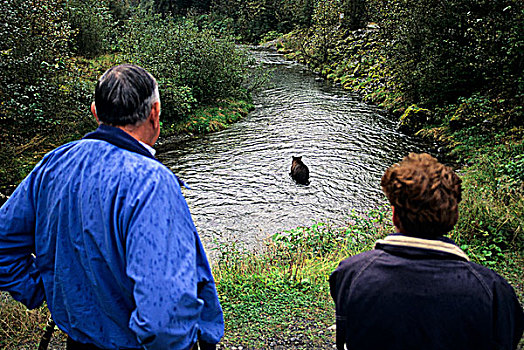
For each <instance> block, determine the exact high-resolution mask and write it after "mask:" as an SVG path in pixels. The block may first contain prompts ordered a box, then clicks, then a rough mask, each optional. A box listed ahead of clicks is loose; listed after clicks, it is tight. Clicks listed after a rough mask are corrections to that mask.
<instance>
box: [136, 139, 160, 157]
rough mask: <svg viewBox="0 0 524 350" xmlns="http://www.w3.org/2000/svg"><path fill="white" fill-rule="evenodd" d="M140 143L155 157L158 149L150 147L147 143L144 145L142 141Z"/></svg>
mask: <svg viewBox="0 0 524 350" xmlns="http://www.w3.org/2000/svg"><path fill="white" fill-rule="evenodd" d="M138 142H140V144H141V145H142V146H144V147H145V148H146V149H147V150H148V151H149V153H151V154H152V155H153V157H154V156H155V154H156V149H154V148H153V147H151V146H149V145H148V144H147V143H144V142H142V141H140V140H139V141H138Z"/></svg>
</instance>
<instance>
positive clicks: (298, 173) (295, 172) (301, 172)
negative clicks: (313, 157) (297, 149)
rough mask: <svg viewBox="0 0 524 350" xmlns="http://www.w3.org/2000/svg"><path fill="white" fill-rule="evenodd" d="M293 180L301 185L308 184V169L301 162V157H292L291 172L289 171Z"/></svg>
mask: <svg viewBox="0 0 524 350" xmlns="http://www.w3.org/2000/svg"><path fill="white" fill-rule="evenodd" d="M289 175H291V177H292V178H293V180H295V181H296V182H297V183H299V184H301V185H309V169H308V167H307V166H306V164H304V163H303V162H302V157H293V162H292V163H291V172H290V173H289Z"/></svg>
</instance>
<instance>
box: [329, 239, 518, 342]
mask: <svg viewBox="0 0 524 350" xmlns="http://www.w3.org/2000/svg"><path fill="white" fill-rule="evenodd" d="M330 287H331V295H332V297H333V300H334V301H335V304H336V322H337V349H344V345H347V348H348V349H351V350H361V349H366V350H369V349H371V350H373V349H389V350H397V349H398V350H419V349H424V350H440V349H446V350H468V349H475V350H483V349H485V350H488V349H489V350H511V349H515V348H516V347H517V344H518V342H519V340H520V337H521V335H522V330H523V327H524V316H523V313H522V308H521V306H520V304H519V301H518V299H517V297H516V295H515V293H514V291H513V289H512V288H511V286H510V285H509V284H508V283H507V282H506V281H505V280H504V279H503V278H502V277H500V276H499V275H497V274H496V273H495V272H493V271H491V270H489V269H487V268H485V267H483V266H480V265H477V264H475V263H472V262H470V261H469V259H468V257H467V256H466V254H464V252H462V250H460V248H458V247H457V246H456V245H454V244H453V242H452V241H451V240H448V239H445V238H444V237H442V238H441V239H439V240H426V239H419V238H414V237H407V236H402V235H391V236H388V237H387V238H386V239H383V240H379V241H378V242H377V244H376V246H375V249H374V250H371V251H367V252H364V253H361V254H358V255H355V256H352V257H350V258H348V259H346V260H344V261H342V262H341V263H340V265H339V266H338V268H337V269H336V270H335V271H334V272H333V274H332V275H331V277H330Z"/></svg>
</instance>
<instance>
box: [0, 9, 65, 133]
mask: <svg viewBox="0 0 524 350" xmlns="http://www.w3.org/2000/svg"><path fill="white" fill-rule="evenodd" d="M65 5H66V2H65V1H64V0H51V1H45V2H43V1H22V0H12V1H2V2H0V22H1V23H2V26H0V36H1V37H2V41H1V43H0V96H1V97H2V101H1V105H0V123H1V124H4V125H6V126H7V125H17V126H18V127H19V130H20V131H21V132H23V131H24V129H27V128H24V127H25V126H27V125H32V126H33V125H34V124H36V125H37V126H40V127H46V126H48V125H49V124H51V125H52V124H56V123H59V122H60V114H59V112H60V107H61V100H62V97H64V94H63V91H61V88H60V85H59V81H60V77H61V75H62V74H63V73H64V72H65V70H66V60H67V59H68V57H69V41H70V38H71V30H70V27H69V24H68V22H67V10H66V7H65ZM20 127H21V128H20Z"/></svg>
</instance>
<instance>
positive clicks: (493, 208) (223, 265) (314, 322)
mask: <svg viewBox="0 0 524 350" xmlns="http://www.w3.org/2000/svg"><path fill="white" fill-rule="evenodd" d="M363 74H364V73H363ZM220 113H222V112H220ZM195 125H196V124H195ZM163 127H166V126H163ZM167 127H168V128H169V126H167ZM172 130H173V131H176V128H175V127H173V128H172ZM197 130H198V129H197ZM476 130H477V129H476V128H472V129H470V130H462V132H463V134H459V135H458V136H459V137H463V138H464V139H465V141H461V143H460V144H459V146H461V147H458V149H456V150H455V148H450V149H451V150H453V152H454V153H453V159H454V161H455V164H457V165H464V164H466V165H467V166H462V167H461V170H460V173H461V176H462V177H463V179H464V181H465V198H464V202H463V206H462V212H461V215H462V216H463V217H462V218H461V221H460V223H459V225H458V226H457V229H456V230H455V231H454V232H453V233H452V234H451V237H452V238H453V239H455V240H456V241H457V242H458V243H459V245H460V246H461V247H462V248H463V249H465V250H466V252H467V253H468V254H469V255H470V256H471V257H472V258H473V259H474V260H475V261H477V262H479V263H482V264H485V265H487V266H490V267H492V268H494V269H495V270H496V271H497V272H499V273H500V274H502V275H503V276H504V277H505V278H507V279H508V280H509V281H510V282H511V284H512V285H513V286H514V288H515V290H516V291H517V293H518V295H519V298H520V300H523V288H522V276H524V271H523V266H524V263H523V259H522V253H521V251H522V250H520V249H518V248H517V249H515V248H512V247H515V244H516V243H518V240H519V234H520V233H521V231H519V229H518V226H516V228H515V226H511V225H515V224H514V223H513V224H512V223H511V221H512V220H513V222H515V220H518V219H519V217H518V215H519V214H518V213H519V212H518V210H519V209H518V208H519V207H518V205H519V204H518V203H519V202H518V193H519V192H518V191H517V190H516V189H515V188H516V185H514V184H513V183H512V182H511V181H513V180H512V179H514V172H517V171H518V169H519V167H520V165H519V164H521V163H519V159H520V158H510V159H511V160H510V161H509V162H508V161H507V159H506V158H505V157H506V154H507V150H506V147H509V150H510V151H512V152H518V151H519V148H518V138H515V139H514V143H510V145H513V146H504V145H499V146H498V147H497V144H498V140H496V141H497V142H495V141H491V140H490V138H491V139H493V138H494V137H492V136H493V134H491V136H490V134H487V133H486V134H484V133H482V132H476ZM482 130H483V129H481V130H480V131H482ZM180 135H181V134H176V133H175V134H174V135H172V136H168V135H164V136H163V137H165V140H166V139H167V138H168V137H174V138H175V139H179V138H180V137H181V136H180ZM187 135H189V134H187ZM182 137H190V136H182ZM504 137H505V138H506V137H508V136H507V135H504ZM170 141H173V140H170ZM41 144H45V143H41ZM515 144H517V145H515ZM485 145H492V146H493V147H492V148H490V153H489V155H485V154H483V152H480V151H481V149H482V147H485ZM34 147H35V149H36V148H37V146H36V142H35V146H34ZM160 147H162V142H161V144H160ZM490 147H491V146H490ZM511 147H514V148H515V149H513V150H512V149H511ZM463 152H465V153H463ZM521 154H522V153H521ZM471 157H473V158H471ZM517 184H518V182H517ZM498 186H501V188H498ZM494 190H496V191H497V192H493V191H494ZM498 194H501V195H502V196H501V197H499V196H498ZM514 196H516V197H514ZM515 198H516V199H515ZM488 208H489V209H488ZM512 213H513V214H512ZM512 215H514V216H512ZM389 217H390V213H389V212H388V210H387V209H384V210H381V211H377V212H373V213H370V214H369V215H367V216H366V217H351V218H349V219H348V223H347V225H345V226H344V227H333V226H331V225H329V224H328V223H317V224H315V225H312V226H311V227H304V228H297V229H294V230H291V231H289V232H284V233H282V234H279V235H277V236H276V237H275V238H274V239H273V240H270V241H268V242H267V246H266V247H265V248H264V249H263V250H260V251H256V252H253V251H250V250H248V249H245V247H242V246H239V245H238V244H237V245H221V246H219V247H217V254H218V256H219V259H218V261H217V263H216V265H215V266H214V267H213V269H214V275H215V276H216V281H217V287H218V290H219V293H220V298H221V302H222V305H223V308H224V312H225V318H226V335H225V337H224V339H223V341H222V344H221V346H220V348H221V349H222V348H224V349H237V350H238V349H279V348H280V349H293V348H296V349H331V348H333V344H334V338H333V337H334V334H333V331H332V330H331V329H330V326H331V325H333V324H334V307H333V304H332V301H331V300H330V297H329V290H328V285H327V277H328V276H329V273H330V272H331V271H332V270H333V269H334V268H335V267H336V265H337V264H338V262H339V261H340V260H342V259H343V258H344V257H346V256H349V255H354V254H357V253H359V252H361V251H364V250H368V249H371V248H372V246H373V244H374V242H375V240H376V239H377V238H379V237H382V236H384V235H386V234H387V233H388V232H391V230H392V228H391V222H389ZM492 217H500V218H503V219H504V220H507V221H508V222H507V223H505V224H504V225H499V224H497V223H496V222H495V221H494V220H493V219H492ZM484 220H487V221H484ZM494 225H497V226H494ZM505 225H507V226H505ZM489 226H492V228H489ZM508 237H509V238H508ZM512 240H513V241H512ZM512 249H514V250H515V251H513V252H512ZM5 302H6V303H5V304H4V300H2V303H3V304H2V308H0V309H1V310H2V312H7V313H9V315H0V319H3V320H6V322H9V323H8V324H7V325H8V326H6V325H5V324H4V325H3V326H2V327H4V326H5V327H8V328H2V331H0V345H2V346H3V345H4V344H5V345H6V346H5V347H6V348H13V349H17V348H18V349H21V348H31V347H32V348H34V344H36V341H37V339H38V338H39V336H40V335H41V332H42V329H43V327H44V325H45V321H46V320H47V310H46V309H45V308H42V309H39V310H36V311H31V312H27V311H26V310H25V309H24V308H23V307H21V306H20V305H18V304H15V303H14V302H13V301H12V300H10V301H9V300H6V301H5ZM9 302H10V303H11V306H9V307H7V305H8V304H7V303H9ZM13 304H14V306H13ZM13 308H14V309H13ZM21 320H26V321H21ZM23 322H25V323H23ZM4 330H5V333H1V332H4ZM9 332H12V333H9ZM5 334H8V335H5ZM8 336H11V337H12V338H10V340H9V341H11V342H10V343H8V342H6V343H2V341H4V339H7V337H8ZM4 337H5V338H4ZM31 337H32V338H31ZM55 337H56V338H54V339H55V340H54V341H55V342H56V345H54V346H57V347H53V348H55V349H63V347H60V346H63V334H62V333H60V332H57V333H56V334H55ZM27 339H34V340H33V342H32V343H31V342H30V341H28V340H27ZM23 344H27V345H23Z"/></svg>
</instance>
